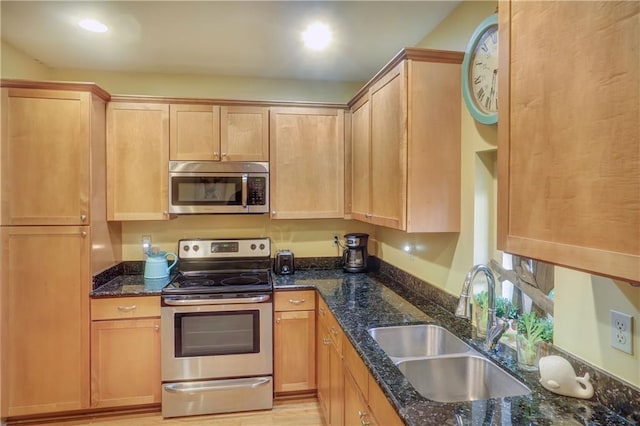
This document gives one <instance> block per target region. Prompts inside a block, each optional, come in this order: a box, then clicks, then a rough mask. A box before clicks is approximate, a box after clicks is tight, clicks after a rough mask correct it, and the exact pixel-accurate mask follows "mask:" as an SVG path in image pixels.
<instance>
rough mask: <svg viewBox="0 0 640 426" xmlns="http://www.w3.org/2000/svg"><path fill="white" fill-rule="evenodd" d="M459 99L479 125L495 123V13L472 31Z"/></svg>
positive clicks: (496, 98)
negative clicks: (460, 97) (461, 99)
mask: <svg viewBox="0 0 640 426" xmlns="http://www.w3.org/2000/svg"><path fill="white" fill-rule="evenodd" d="M462 96H463V98H464V102H465V104H466V105H467V108H468V109H469V112H470V113H471V115H472V116H473V118H474V119H475V120H477V121H478V122H480V123H482V124H496V123H497V122H498V14H497V13H495V14H493V15H491V16H489V17H487V18H486V19H485V20H484V21H482V22H481V23H480V25H478V27H477V28H476V30H475V31H474V32H473V35H472V36H471V39H470V40H469V44H467V49H466V50H465V53H464V60H463V61H462Z"/></svg>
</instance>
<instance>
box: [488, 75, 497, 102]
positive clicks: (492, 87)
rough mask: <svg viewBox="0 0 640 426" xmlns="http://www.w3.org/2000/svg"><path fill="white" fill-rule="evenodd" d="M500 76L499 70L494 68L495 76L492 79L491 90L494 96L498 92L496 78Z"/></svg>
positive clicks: (491, 94)
mask: <svg viewBox="0 0 640 426" xmlns="http://www.w3.org/2000/svg"><path fill="white" fill-rule="evenodd" d="M497 77H498V70H497V69H494V70H493V78H492V79H491V91H490V94H489V96H490V97H492V98H493V95H494V94H495V93H496V78H497Z"/></svg>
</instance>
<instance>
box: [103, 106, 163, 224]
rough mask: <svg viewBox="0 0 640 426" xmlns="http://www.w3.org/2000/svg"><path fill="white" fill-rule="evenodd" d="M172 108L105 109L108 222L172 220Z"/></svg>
mask: <svg viewBox="0 0 640 426" xmlns="http://www.w3.org/2000/svg"><path fill="white" fill-rule="evenodd" d="M168 186H169V105H168V104H161V103H136V102H113V101H112V102H110V103H109V105H108V107H107V219H108V220H118V221H124V220H164V219H168V218H169V214H168V204H169V198H168V197H169V195H168Z"/></svg>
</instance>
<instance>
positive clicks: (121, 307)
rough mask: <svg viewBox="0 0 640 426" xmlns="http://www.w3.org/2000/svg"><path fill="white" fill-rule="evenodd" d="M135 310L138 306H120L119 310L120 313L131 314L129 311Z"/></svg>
mask: <svg viewBox="0 0 640 426" xmlns="http://www.w3.org/2000/svg"><path fill="white" fill-rule="evenodd" d="M135 308H137V306H136V305H131V306H118V310H119V311H120V312H129V311H133V310H134V309H135Z"/></svg>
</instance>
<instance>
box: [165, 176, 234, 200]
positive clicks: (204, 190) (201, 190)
mask: <svg viewBox="0 0 640 426" xmlns="http://www.w3.org/2000/svg"><path fill="white" fill-rule="evenodd" d="M171 185H172V189H171V194H172V198H173V199H172V200H171V202H172V204H173V205H176V206H185V205H186V206H194V205H195V206H203V205H207V206H209V205H216V206H226V205H232V206H236V205H242V176H228V177H177V176H174V177H172V178H171Z"/></svg>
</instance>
